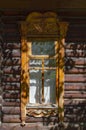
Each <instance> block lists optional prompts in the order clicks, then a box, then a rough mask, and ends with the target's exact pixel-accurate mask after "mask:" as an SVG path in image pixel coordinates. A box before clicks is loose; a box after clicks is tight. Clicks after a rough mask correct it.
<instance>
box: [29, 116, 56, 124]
mask: <svg viewBox="0 0 86 130" xmlns="http://www.w3.org/2000/svg"><path fill="white" fill-rule="evenodd" d="M26 122H27V123H36V122H43V123H44V122H47V123H48V124H49V123H50V122H53V123H56V122H58V116H55V117H53V116H52V117H51V116H50V117H45V118H44V117H30V116H26Z"/></svg>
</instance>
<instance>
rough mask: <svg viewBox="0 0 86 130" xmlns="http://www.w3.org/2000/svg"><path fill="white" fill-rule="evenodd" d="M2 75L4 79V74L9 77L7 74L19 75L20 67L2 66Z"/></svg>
mask: <svg viewBox="0 0 86 130" xmlns="http://www.w3.org/2000/svg"><path fill="white" fill-rule="evenodd" d="M2 69H3V73H4V77H5V75H6V74H8V76H10V75H9V74H16V76H17V75H20V66H19V65H18V66H3V67H2Z"/></svg>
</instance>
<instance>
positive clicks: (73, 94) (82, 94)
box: [64, 91, 86, 99]
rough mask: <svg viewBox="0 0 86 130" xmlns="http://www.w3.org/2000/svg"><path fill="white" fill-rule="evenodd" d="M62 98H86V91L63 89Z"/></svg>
mask: <svg viewBox="0 0 86 130" xmlns="http://www.w3.org/2000/svg"><path fill="white" fill-rule="evenodd" d="M64 98H69V99H72V98H81V99H83V98H84V99H85V98H86V92H85V91H65V94H64Z"/></svg>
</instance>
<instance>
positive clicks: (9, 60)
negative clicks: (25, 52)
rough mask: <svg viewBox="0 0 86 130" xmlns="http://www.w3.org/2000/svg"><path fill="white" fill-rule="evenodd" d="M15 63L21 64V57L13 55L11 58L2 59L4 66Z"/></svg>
mask: <svg viewBox="0 0 86 130" xmlns="http://www.w3.org/2000/svg"><path fill="white" fill-rule="evenodd" d="M14 65H16V66H18V65H20V58H13V57H11V58H9V59H8V58H7V59H6V58H5V59H4V60H3V61H2V66H14Z"/></svg>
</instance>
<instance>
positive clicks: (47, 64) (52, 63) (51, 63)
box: [44, 59, 56, 67]
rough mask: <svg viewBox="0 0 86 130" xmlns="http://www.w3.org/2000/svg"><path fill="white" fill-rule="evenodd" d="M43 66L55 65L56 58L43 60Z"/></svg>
mask: <svg viewBox="0 0 86 130" xmlns="http://www.w3.org/2000/svg"><path fill="white" fill-rule="evenodd" d="M44 65H45V67H56V60H55V59H48V60H45V62H44Z"/></svg>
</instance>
